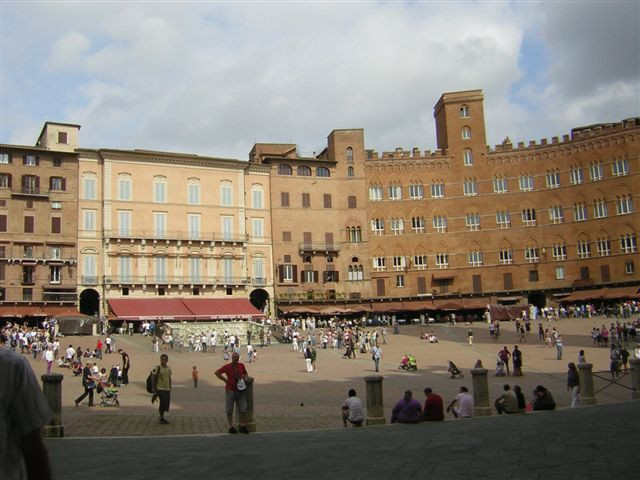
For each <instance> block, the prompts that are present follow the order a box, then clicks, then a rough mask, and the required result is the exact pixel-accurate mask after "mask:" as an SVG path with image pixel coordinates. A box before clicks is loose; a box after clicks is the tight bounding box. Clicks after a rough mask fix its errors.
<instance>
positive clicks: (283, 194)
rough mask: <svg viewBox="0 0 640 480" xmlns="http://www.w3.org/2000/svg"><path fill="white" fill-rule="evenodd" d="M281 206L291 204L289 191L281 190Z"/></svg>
mask: <svg viewBox="0 0 640 480" xmlns="http://www.w3.org/2000/svg"><path fill="white" fill-rule="evenodd" d="M280 206H281V207H288V206H289V192H280Z"/></svg>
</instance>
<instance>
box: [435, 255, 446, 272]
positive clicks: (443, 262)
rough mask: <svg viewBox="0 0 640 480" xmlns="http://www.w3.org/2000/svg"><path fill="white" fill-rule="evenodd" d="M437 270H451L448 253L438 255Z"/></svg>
mask: <svg viewBox="0 0 640 480" xmlns="http://www.w3.org/2000/svg"><path fill="white" fill-rule="evenodd" d="M436 268H440V269H445V268H449V254H448V253H436Z"/></svg>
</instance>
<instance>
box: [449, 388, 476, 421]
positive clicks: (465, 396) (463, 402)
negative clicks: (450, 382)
mask: <svg viewBox="0 0 640 480" xmlns="http://www.w3.org/2000/svg"><path fill="white" fill-rule="evenodd" d="M456 403H457V404H458V406H457V407H456V406H454V405H455V404H456ZM447 412H452V413H453V416H454V417H456V418H471V417H473V395H471V394H470V393H469V389H468V388H467V387H464V386H463V387H460V393H459V394H457V395H456V396H455V397H454V399H453V400H452V401H451V403H450V404H449V406H448V407H447Z"/></svg>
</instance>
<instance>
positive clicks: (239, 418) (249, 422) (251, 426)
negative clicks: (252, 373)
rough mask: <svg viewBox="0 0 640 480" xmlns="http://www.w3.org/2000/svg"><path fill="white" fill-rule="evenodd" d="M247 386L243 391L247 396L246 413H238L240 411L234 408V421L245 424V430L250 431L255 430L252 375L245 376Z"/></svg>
mask: <svg viewBox="0 0 640 480" xmlns="http://www.w3.org/2000/svg"><path fill="white" fill-rule="evenodd" d="M245 383H246V384H247V388H246V389H245V391H244V394H245V397H246V398H247V413H245V414H242V415H240V412H238V410H237V409H236V422H237V423H242V424H244V425H246V426H247V430H249V431H250V432H255V431H256V420H255V417H254V414H253V377H247V379H246V380H245Z"/></svg>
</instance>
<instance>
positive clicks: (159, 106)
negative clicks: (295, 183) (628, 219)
mask: <svg viewBox="0 0 640 480" xmlns="http://www.w3.org/2000/svg"><path fill="white" fill-rule="evenodd" d="M639 52H640V3H639V2H637V1H633V2H616V1H607V2H604V1H603V2H592V1H589V2H587V1H585V2H579V1H570V2H562V1H553V2H498V1H494V2H481V1H477V2H453V1H450V2H408V1H396V2H384V1H377V2H365V1H361V2H347V1H345V2H337V1H332V2H329V1H324V2H304V3H303V2H240V1H236V2H206V1H200V2H187V1H184V2H149V1H147V2H135V1H127V2H116V1H106V2H105V1H103V2H77V1H76V2H69V1H68V2H55V1H41V2H29V1H20V2H11V1H7V0H1V1H0V143H11V144H23V145H33V144H34V143H35V141H36V139H37V136H38V134H39V133H40V130H41V128H42V125H43V124H44V122H45V121H57V122H65V123H75V124H80V125H81V126H82V128H81V130H80V146H81V147H86V148H124V149H129V148H141V149H152V150H163V151H174V152H184V153H195V154H200V155H210V156H216V157H227V158H238V159H242V160H244V159H247V158H248V153H249V151H250V150H251V147H252V146H253V144H254V143H255V142H273V143H280V142H283V143H296V144H297V145H298V150H299V152H300V153H301V154H302V155H305V156H306V155H312V154H313V152H314V151H315V152H318V153H319V152H320V151H321V150H322V149H323V148H324V147H325V146H326V142H327V140H326V138H327V136H328V135H329V133H330V132H331V131H332V130H333V129H340V128H364V129H365V146H366V148H373V149H376V150H378V151H389V150H394V149H395V148H396V147H403V148H405V149H410V148H413V147H418V148H420V149H421V150H426V149H431V150H433V149H435V148H436V140H435V123H434V120H433V106H434V105H435V103H436V102H437V100H438V99H439V98H440V96H441V94H442V93H444V92H452V91H459V90H471V89H482V90H483V92H484V98H485V104H484V111H485V123H486V131H487V143H488V144H489V145H494V144H498V143H501V142H502V141H503V139H504V138H505V137H506V136H509V137H510V139H511V140H512V141H513V143H514V144H515V143H516V142H518V141H524V142H528V141H529V140H533V139H536V140H537V139H541V138H550V137H551V136H560V135H562V134H565V133H569V131H570V130H571V128H574V127H578V126H583V125H590V124H593V123H604V122H616V121H620V120H622V119H625V118H629V117H634V116H638V115H640V54H639Z"/></svg>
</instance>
